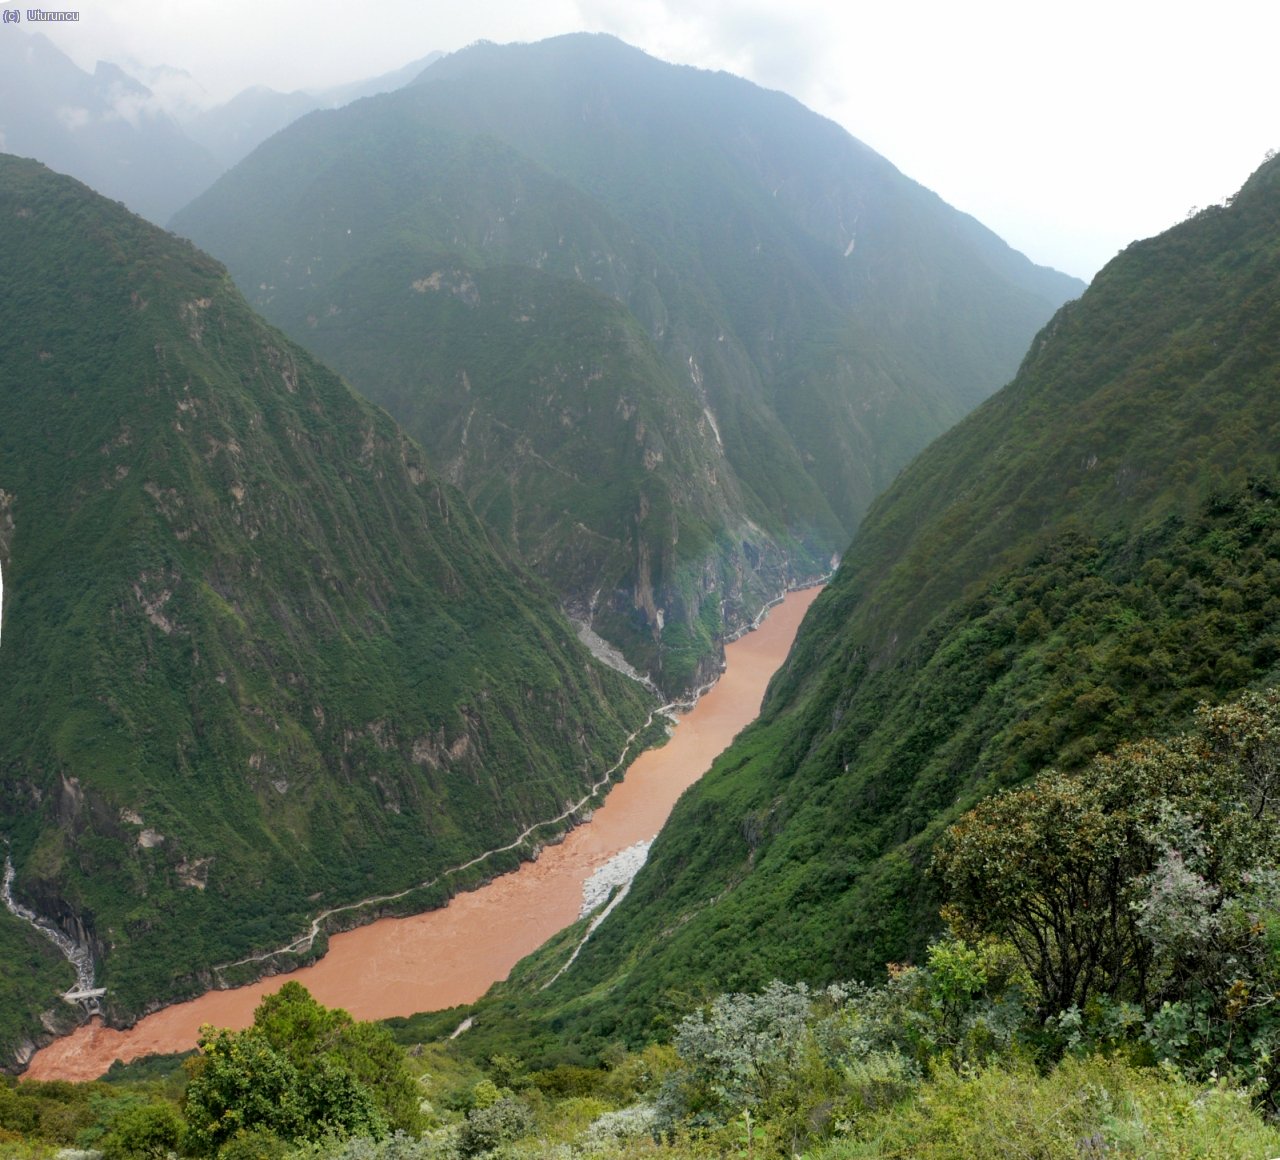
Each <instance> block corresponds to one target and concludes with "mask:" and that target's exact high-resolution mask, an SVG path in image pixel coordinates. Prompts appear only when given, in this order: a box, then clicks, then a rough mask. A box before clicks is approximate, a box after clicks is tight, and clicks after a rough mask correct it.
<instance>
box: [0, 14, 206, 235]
mask: <svg viewBox="0 0 1280 1160" xmlns="http://www.w3.org/2000/svg"><path fill="white" fill-rule="evenodd" d="M0 149H3V150H4V151H5V152H8V153H13V154H17V155H20V156H29V157H35V158H38V159H39V160H40V161H42V162H43V163H44V164H46V165H48V166H50V167H51V168H53V169H56V170H59V171H60V172H64V173H69V174H71V175H73V176H74V177H76V178H78V179H79V180H81V181H84V182H86V183H87V184H89V185H91V186H92V187H93V188H94V189H96V190H98V192H100V193H102V194H104V195H105V196H106V197H109V198H113V199H115V200H118V201H123V202H124V203H125V204H126V205H128V206H129V208H130V209H132V210H133V211H134V212H135V213H140V214H142V215H143V216H144V217H146V218H148V219H150V220H151V221H155V222H163V221H165V220H166V219H167V218H168V217H169V215H170V214H172V213H173V211H174V210H175V209H176V208H177V207H178V206H180V205H182V204H184V203H185V202H187V201H189V200H190V199H191V198H192V197H194V196H195V195H196V194H197V193H198V192H200V190H202V189H204V188H205V187H206V186H208V184H209V183H210V182H211V181H213V179H214V178H215V177H217V175H218V174H219V172H221V169H222V167H221V166H220V165H219V164H218V162H217V161H216V160H215V159H214V158H213V156H212V155H211V154H210V153H209V152H208V151H207V150H205V149H204V148H203V147H202V146H200V145H197V144H196V143H195V142H194V141H192V140H190V139H189V138H188V137H187V135H186V134H185V133H184V132H183V130H182V128H181V127H180V126H179V125H178V123H177V122H176V121H174V119H173V118H172V117H171V116H170V115H169V114H168V113H167V112H166V111H165V109H164V107H163V105H162V103H161V102H160V101H158V100H157V99H156V98H155V95H154V94H153V93H152V92H151V90H150V89H148V88H147V87H146V86H145V85H144V84H142V83H141V82H140V81H137V80H135V79H134V78H133V77H131V76H129V75H128V74H127V73H125V72H124V71H123V70H122V69H120V68H119V67H118V66H116V65H113V64H108V63H107V62H105V61H99V62H98V65H97V68H96V69H95V70H94V72H93V73H87V72H85V71H84V70H83V69H81V68H80V67H79V66H78V65H76V64H75V63H74V62H73V61H72V60H71V59H70V57H68V56H66V55H65V54H64V53H63V52H62V51H61V50H60V49H58V48H57V47H56V46H55V45H54V44H53V43H52V42H51V41H50V40H49V39H48V37H46V36H44V35H43V34H41V33H34V34H27V33H22V32H17V31H15V30H13V29H11V28H6V29H5V35H4V36H2V37H0Z"/></svg>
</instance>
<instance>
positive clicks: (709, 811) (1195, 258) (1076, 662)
mask: <svg viewBox="0 0 1280 1160" xmlns="http://www.w3.org/2000/svg"><path fill="white" fill-rule="evenodd" d="M1277 335H1280V162H1277V161H1271V162H1269V163H1268V164H1267V165H1265V166H1264V167H1263V168H1262V169H1261V170H1259V171H1258V173H1257V174H1255V176H1254V177H1253V178H1252V179H1251V180H1250V181H1249V182H1248V183H1247V185H1246V186H1245V187H1244V188H1243V189H1242V190H1241V192H1240V193H1239V195H1238V196H1237V197H1236V198H1235V199H1233V202H1232V203H1231V204H1230V205H1228V206H1225V207H1216V208H1213V209H1210V210H1206V211H1204V212H1203V213H1201V214H1200V215H1199V216H1197V217H1196V218H1195V219H1193V220H1191V221H1188V222H1186V223H1184V224H1183V225H1180V226H1178V227H1177V228H1175V229H1173V230H1171V231H1169V232H1168V233H1166V234H1164V235H1162V236H1161V237H1158V238H1155V239H1152V240H1150V241H1147V242H1142V243H1138V244H1135V245H1134V246H1132V247H1130V248H1129V249H1128V250H1126V251H1125V252H1124V253H1123V254H1122V255H1120V256H1119V257H1117V258H1116V259H1115V260H1114V261H1113V262H1112V263H1111V264H1110V265H1109V266H1108V267H1107V268H1106V269H1105V270H1104V271H1103V272H1102V273H1101V274H1099V276H1098V278H1097V279H1096V281H1095V283H1094V285H1093V286H1092V287H1091V288H1090V289H1089V291H1088V292H1087V293H1086V294H1085V295H1084V297H1083V298H1082V299H1081V300H1080V301H1079V302H1077V303H1073V304H1072V305H1070V306H1067V307H1065V308H1064V309H1063V310H1062V311H1061V312H1060V313H1059V314H1058V316H1057V317H1056V318H1055V319H1054V320H1053V322H1052V323H1051V324H1050V325H1049V326H1048V327H1046V328H1045V330H1044V331H1043V333H1042V334H1041V335H1040V336H1039V338H1038V339H1037V340H1036V342H1035V344H1034V345H1033V347H1032V350H1031V352H1030V354H1029V355H1028V357H1027V359H1026V360H1025V362H1024V364H1023V367H1022V369H1021V371H1020V372H1019V374H1018V376H1017V378H1016V379H1015V380H1014V382H1013V383H1011V384H1010V385H1009V386H1008V387H1007V388H1005V389H1004V390H1003V391H1001V392H1000V393H999V394H998V395H997V396H995V397H994V398H993V399H991V400H990V401H988V402H987V403H986V404H985V405H983V406H982V407H981V408H979V409H978V410H977V411H976V412H975V413H974V414H972V415H971V416H969V418H967V419H966V420H965V421H964V422H962V423H961V424H960V425H959V426H958V427H957V428H956V429H955V430H953V431H952V432H950V433H948V434H947V435H945V436H944V437H943V438H941V439H939V440H938V441H937V442H936V443H935V444H933V445H932V446H931V447H930V448H929V449H928V450H927V451H926V452H925V453H924V454H923V455H921V456H920V457H919V458H918V459H917V460H916V461H915V462H914V463H913V464H912V465H911V466H910V468H908V469H907V470H906V471H905V472H903V474H902V476H901V477H900V479H899V480H898V481H897V482H896V483H895V485H894V486H893V487H892V488H890V489H889V491H888V492H887V493H886V494H885V495H884V496H883V497H882V498H881V499H880V500H879V501H877V503H876V504H875V505H874V507H873V508H872V510H871V512H870V513H869V514H868V517H867V519H866V521H865V522H864V524H863V526H862V528H861V530H860V531H859V533H858V536H857V537H856V539H855V541H854V543H853V545H852V547H851V548H850V551H849V553H848V554H847V556H846V558H845V560H844V562H843V564H842V565H841V568H840V570H839V571H838V573H837V575H836V577H835V578H834V580H833V582H832V583H831V585H830V587H829V589H828V591H827V592H826V593H824V595H823V596H822V598H820V600H819V601H818V602H817V603H816V604H815V605H814V608H813V610H812V612H811V613H810V616H809V617H808V618H807V620H806V622H805V625H804V626H803V627H802V629H801V633H800V637H799V639H798V640H797V643H796V647H795V648H794V650H793V652H792V655H791V657H790V658H789V660H788V663H787V665H786V667H785V668H784V670H783V671H782V672H781V673H780V675H779V676H778V677H777V678H775V681H774V684H773V686H772V687H771V690H770V694H769V696H768V698H767V699H766V705H765V709H764V712H763V713H762V716H761V718H760V720H759V722H758V723H757V724H756V725H755V726H753V727H752V728H751V729H750V730H749V731H747V732H746V733H744V734H743V735H742V737H740V738H739V740H738V742H737V743H736V744H735V745H734V746H733V747H732V748H731V749H730V750H729V751H728V753H726V754H725V755H724V756H723V757H722V758H721V760H720V761H719V762H718V763H717V765H716V767H715V768H714V769H713V771H712V772H711V773H710V774H709V775H708V776H707V777H706V778H704V779H703V781H701V782H700V783H699V785H698V786H697V787H695V789H694V790H692V791H691V792H690V793H689V794H688V795H686V797H685V798H684V799H683V800H682V801H681V803H680V805H679V806H678V807H677V809H676V811H675V813H674V815H673V817H672V819H671V821H670V823H669V825H668V826H667V828H666V829H664V831H663V833H662V835H661V836H660V837H659V839H658V841H657V842H656V843H655V845H654V847H653V850H652V853H651V857H650V861H649V864H648V865H647V866H646V868H645V870H644V871H642V873H641V874H640V876H639V877H638V879H637V880H636V882H635V885H634V887H633V889H632V891H631V894H630V896H629V897H628V899H627V901H626V902H625V903H624V904H623V906H621V907H620V908H619V909H618V910H617V911H616V912H615V916H613V917H611V918H610V920H609V921H608V922H606V923H605V924H604V925H603V926H602V927H601V928H600V929H599V931H597V932H596V934H595V935H594V936H593V938H592V940H591V941H590V942H589V943H588V944H587V946H586V948H585V949H584V951H583V953H582V954H581V956H580V957H579V958H578V960H577V961H576V962H575V964H574V966H573V968H572V970H570V971H569V972H566V974H565V975H564V976H562V977H561V979H560V981H559V982H557V983H556V985H555V987H554V988H552V989H551V990H550V991H548V992H547V996H550V997H551V998H549V999H548V998H547V997H543V998H541V999H540V1000H538V1001H536V1002H535V1004H534V1010H535V1011H541V1012H543V1013H545V1012H547V1011H548V1010H549V1009H550V1010H553V1011H554V1019H555V1022H554V1026H555V1028H556V1029H557V1031H556V1034H557V1035H561V1036H563V1035H565V1034H566V1033H567V1032H566V1029H572V1030H573V1032H575V1033H577V1034H579V1035H582V1036H585V1037H587V1038H588V1039H589V1038H591V1037H593V1036H597V1035H601V1034H606V1035H607V1034H612V1033H614V1032H616V1031H618V1030H622V1031H624V1032H625V1033H627V1034H628V1035H630V1036H633V1037H639V1036H641V1035H644V1034H646V1033H647V1032H648V1031H649V1030H650V1026H651V1025H650V1021H651V1019H652V1018H653V1017H654V1014H655V1012H660V1011H662V1010H663V1009H664V1008H665V1007H667V1006H669V1005H675V1006H677V1007H678V1006H679V1005H680V1002H681V1000H680V996H681V995H684V996H686V997H687V996H688V995H690V994H693V995H697V994H698V993H700V989H701V988H706V989H707V990H709V991H713V992H714V991H718V990H722V989H725V988H730V989H737V988H742V987H749V986H754V985H757V984H759V983H761V982H763V981H765V980H767V979H768V978H770V977H772V976H780V977H783V978H788V979H796V978H807V979H809V980H815V981H821V980H829V979H831V978H833V977H850V976H863V977H869V976H874V975H875V974H877V973H878V972H880V971H881V970H882V969H883V965H884V964H885V963H886V962H890V961H901V960H903V959H904V958H909V957H911V956H913V955H917V954H918V953H919V952H920V950H921V948H922V946H923V943H924V940H925V939H926V937H927V936H928V935H929V934H930V933H931V931H933V930H936V924H937V918H936V910H937V906H938V902H939V899H938V897H937V896H936V894H935V893H934V888H933V886H932V884H931V882H930V880H929V879H928V877H927V875H926V867H927V864H928V860H929V851H930V848H931V846H932V844H933V842H934V841H935V840H936V838H937V836H938V835H939V833H940V832H941V830H942V829H943V827H944V826H945V825H946V824H948V822H949V821H951V820H953V819H954V818H955V817H956V816H957V814H958V813H959V812H960V811H961V810H963V809H965V808H967V807H968V806H970V805H972V804H973V803H974V802H975V801H976V800H978V799H979V798H980V797H983V796H985V795H986V794H988V793H990V792H991V791H992V790H994V789H996V788H998V787H1001V786H1004V785H1009V784H1013V783H1016V782H1018V781H1021V780H1023V779H1024V778H1026V777H1027V776H1028V775H1029V774H1031V773H1033V772H1034V771H1036V770H1037V769H1040V768H1043V767H1045V766H1047V765H1050V764H1057V765H1059V766H1061V767H1074V766H1076V765H1079V764H1080V763H1082V762H1083V761H1084V760H1085V759H1086V758H1087V757H1088V756H1089V755H1091V754H1093V753H1095V752H1097V751H1099V750H1103V749H1108V748H1110V747H1112V746H1114V745H1115V744H1116V743H1117V742H1118V741H1120V740H1123V739H1127V738H1132V737H1136V736H1146V735H1153V734H1159V733H1161V732H1162V731H1168V730H1171V729H1173V728H1176V727H1179V726H1181V725H1183V724H1184V723H1185V722H1186V720H1187V718H1188V716H1189V714H1190V712H1191V710H1192V709H1193V708H1194V706H1195V705H1196V703H1197V702H1198V701H1200V700H1211V701H1216V700H1222V699H1224V698H1226V697H1229V696H1230V695H1231V694H1232V693H1234V692H1237V691H1239V690H1240V689H1242V688H1244V687H1246V686H1248V685H1250V684H1251V683H1255V682H1261V681H1264V680H1265V681H1271V682H1274V680H1275V678H1276V673H1277V664H1278V662H1280V461H1278V460H1280V390H1277V386H1278V385H1280V345H1278V344H1277ZM563 953H564V952H563V948H559V949H557V951H556V953H555V954H552V955H549V956H548V961H547V963H545V964H543V965H541V966H539V967H538V968H537V970H535V971H534V972H533V973H534V974H538V973H539V972H541V971H543V970H545V974H543V975H542V977H544V978H545V977H547V976H548V975H549V974H550V973H551V972H552V971H553V970H554V969H555V968H556V967H557V966H558V965H559V963H560V962H561V961H562V960H563ZM686 1001H687V999H686ZM548 1003H549V1004H550V1008H548V1006H547V1004H548ZM539 1004H541V1005H539ZM535 1025H536V1021H535ZM543 1026H545V1025H543Z"/></svg>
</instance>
